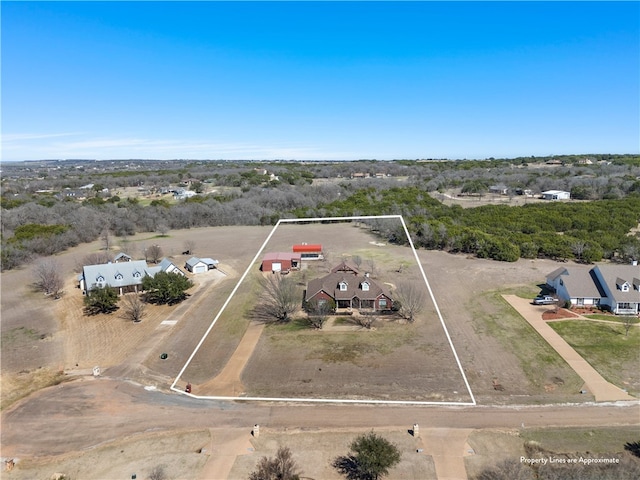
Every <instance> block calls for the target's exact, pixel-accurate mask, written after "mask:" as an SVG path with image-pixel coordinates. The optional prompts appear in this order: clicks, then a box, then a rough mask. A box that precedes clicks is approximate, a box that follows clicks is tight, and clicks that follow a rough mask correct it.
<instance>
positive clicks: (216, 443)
mask: <svg viewBox="0 0 640 480" xmlns="http://www.w3.org/2000/svg"><path fill="white" fill-rule="evenodd" d="M209 432H210V433H211V446H210V448H209V451H208V452H207V453H208V454H209V459H208V460H207V463H206V464H205V466H204V468H203V469H202V472H200V475H199V476H198V478H199V479H200V480H216V479H222V478H229V472H231V469H232V468H233V464H234V463H235V461H236V458H237V457H238V456H240V455H247V454H249V453H251V452H252V451H253V446H252V445H251V441H250V433H249V432H248V430H247V429H246V428H241V429H228V428H224V429H214V428H211V429H209Z"/></svg>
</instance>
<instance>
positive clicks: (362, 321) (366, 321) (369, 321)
mask: <svg viewBox="0 0 640 480" xmlns="http://www.w3.org/2000/svg"><path fill="white" fill-rule="evenodd" d="M353 318H354V320H355V322H356V323H357V324H358V325H360V326H361V327H364V328H366V329H370V328H371V327H372V326H373V323H374V322H375V321H376V320H377V319H378V317H377V315H373V314H367V315H362V314H359V315H354V316H353Z"/></svg>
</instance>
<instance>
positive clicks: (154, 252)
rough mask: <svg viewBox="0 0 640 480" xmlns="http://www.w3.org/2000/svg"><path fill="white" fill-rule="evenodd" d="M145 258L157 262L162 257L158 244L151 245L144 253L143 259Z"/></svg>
mask: <svg viewBox="0 0 640 480" xmlns="http://www.w3.org/2000/svg"><path fill="white" fill-rule="evenodd" d="M147 258H148V259H149V260H151V261H152V262H153V263H158V262H159V261H160V259H161V258H162V247H160V245H151V246H150V247H149V248H147V250H146V253H145V259H147ZM147 261H148V260H147Z"/></svg>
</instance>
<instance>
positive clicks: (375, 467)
mask: <svg viewBox="0 0 640 480" xmlns="http://www.w3.org/2000/svg"><path fill="white" fill-rule="evenodd" d="M350 449H351V453H350V454H349V455H346V456H341V457H338V458H336V459H335V460H334V461H333V466H334V468H336V469H337V470H338V471H339V472H340V473H341V474H343V475H344V476H345V477H346V478H347V479H348V480H379V479H381V478H382V477H385V476H387V475H388V474H389V470H390V469H391V468H393V467H394V466H395V465H396V464H398V463H399V462H400V450H399V449H398V447H397V446H396V445H394V444H393V443H391V442H389V441H388V440H387V439H385V438H384V437H381V436H379V435H377V434H375V433H374V432H370V433H367V434H364V435H359V436H358V437H357V438H356V439H355V440H354V441H353V442H351V445H350ZM300 475H301V470H300V467H299V466H298V464H297V463H296V461H295V460H294V459H293V454H292V453H291V450H290V449H289V448H288V447H280V448H278V451H277V453H276V456H275V457H273V458H269V457H262V458H261V459H260V461H259V462H258V465H257V467H256V469H255V470H254V471H253V472H252V473H251V474H250V475H249V480H299V479H300V478H301V477H300Z"/></svg>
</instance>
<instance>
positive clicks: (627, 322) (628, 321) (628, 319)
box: [622, 315, 636, 337]
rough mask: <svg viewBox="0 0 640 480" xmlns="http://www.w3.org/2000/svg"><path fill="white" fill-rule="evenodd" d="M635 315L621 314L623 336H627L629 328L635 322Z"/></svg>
mask: <svg viewBox="0 0 640 480" xmlns="http://www.w3.org/2000/svg"><path fill="white" fill-rule="evenodd" d="M635 320H636V317H634V316H633V315H623V316H622V324H623V325H624V336H625V337H628V336H629V330H631V327H632V325H633V324H634V323H636V322H635Z"/></svg>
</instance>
